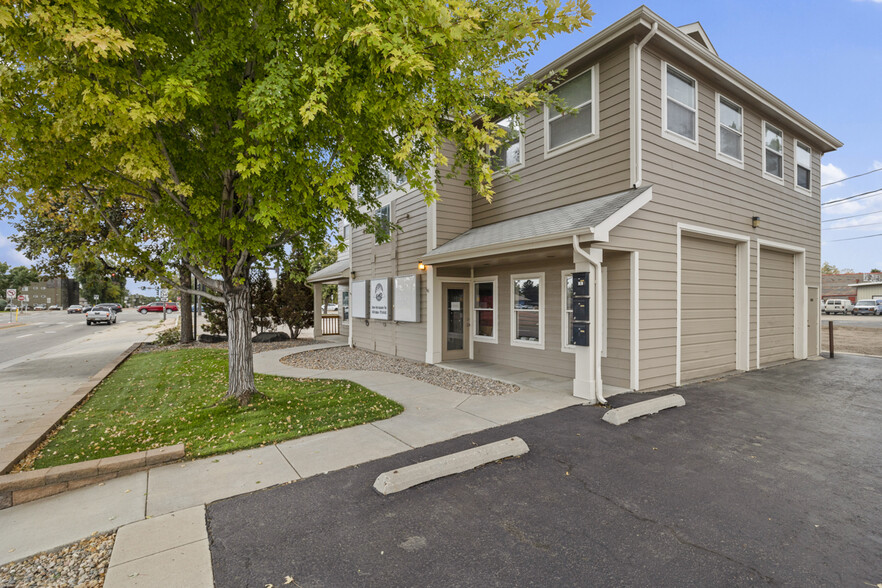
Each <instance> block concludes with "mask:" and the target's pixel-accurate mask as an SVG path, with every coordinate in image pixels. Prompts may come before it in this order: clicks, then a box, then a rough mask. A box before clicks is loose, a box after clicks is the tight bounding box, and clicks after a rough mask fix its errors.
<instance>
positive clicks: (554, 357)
mask: <svg viewBox="0 0 882 588" xmlns="http://www.w3.org/2000/svg"><path fill="white" fill-rule="evenodd" d="M573 267H574V266H573V264H572V263H565V262H563V261H561V260H559V259H550V260H549V263H548V264H545V265H542V266H541V267H540V266H537V265H536V264H518V265H514V264H513V265H505V266H497V267H491V268H484V269H482V270H478V269H476V270H475V280H476V281H478V280H479V278H481V277H482V276H497V277H498V284H499V292H498V294H497V302H496V305H497V323H498V328H499V335H498V337H497V340H498V343H483V342H478V341H475V343H474V351H475V361H486V362H490V363H498V364H502V365H509V366H515V367H518V368H522V369H524V370H535V371H539V372H545V373H549V374H556V375H559V376H564V377H568V378H572V377H574V376H575V355H574V354H572V353H566V352H563V351H561V345H562V335H561V328H562V325H561V321H562V317H561V271H563V270H564V269H573ZM539 272H545V301H544V309H545V321H544V324H545V348H544V349H533V348H526V347H517V346H512V345H511V343H510V342H511V313H512V308H511V276H512V274H530V273H539ZM470 320H471V321H472V322H474V317H471V318H470Z"/></svg>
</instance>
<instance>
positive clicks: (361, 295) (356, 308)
mask: <svg viewBox="0 0 882 588" xmlns="http://www.w3.org/2000/svg"><path fill="white" fill-rule="evenodd" d="M349 301H350V303H351V304H352V308H351V310H350V312H351V313H352V317H353V318H360V319H363V318H367V282H366V281H364V280H361V281H358V282H352V290H351V291H350V293H349Z"/></svg>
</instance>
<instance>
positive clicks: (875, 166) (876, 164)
mask: <svg viewBox="0 0 882 588" xmlns="http://www.w3.org/2000/svg"><path fill="white" fill-rule="evenodd" d="M879 2H880V3H882V0H879ZM873 169H882V161H879V160H873Z"/></svg>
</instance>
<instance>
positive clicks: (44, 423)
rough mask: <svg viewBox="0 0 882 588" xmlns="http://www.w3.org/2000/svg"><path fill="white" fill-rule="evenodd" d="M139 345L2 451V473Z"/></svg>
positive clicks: (62, 418)
mask: <svg viewBox="0 0 882 588" xmlns="http://www.w3.org/2000/svg"><path fill="white" fill-rule="evenodd" d="M140 346H141V344H140V343H134V344H132V345H130V346H129V348H128V349H126V350H125V351H123V352H122V353H120V354H119V356H117V357H116V359H114V360H113V361H111V362H110V363H108V364H107V365H105V366H104V367H103V368H101V370H100V371H99V372H98V373H97V374H95V375H94V376H92V377H91V378H89V381H88V382H86V383H85V384H83V385H82V386H80V387H79V388H77V390H76V392H74V393H73V394H71V395H70V396H68V397H67V398H65V399H64V400H62V401H61V402H60V403H59V404H58V406H56V407H55V408H54V409H53V410H52V411H51V412H49V413H48V414H45V415H43V416H42V417H41V418H40V419H38V420H37V422H35V423H34V424H33V425H32V426H31V427H30V428H29V429H28V430H27V431H25V432H24V433H22V434H21V435H19V437H18V438H17V439H16V440H15V441H13V442H12V443H10V444H9V445H7V446H6V447H4V448H2V449H0V474H5V473H7V472H9V470H11V469H12V467H13V466H14V465H15V464H16V463H18V461H19V460H20V459H22V458H23V457H24V456H26V455H27V454H28V453H30V452H31V451H32V450H33V449H34V448H35V447H37V445H39V444H40V443H41V442H42V441H43V440H44V439H45V438H46V437H47V436H48V435H49V433H50V432H52V430H53V429H54V428H55V427H56V426H57V425H58V424H59V423H60V422H61V421H62V420H64V418H65V417H66V416H67V415H69V414H70V413H71V412H72V411H73V409H75V408H76V407H78V406H79V405H80V404H82V402H83V401H84V400H85V399H86V397H88V396H89V394H90V393H91V392H92V390H94V389H95V387H96V386H98V384H100V383H101V381H102V380H104V378H106V377H107V376H109V375H110V374H111V373H112V372H113V370H115V369H116V368H118V367H119V365H120V364H121V363H122V362H124V361H125V360H127V359H128V358H129V356H130V355H131V354H132V353H134V352H135V350H136V349H138V347H140Z"/></svg>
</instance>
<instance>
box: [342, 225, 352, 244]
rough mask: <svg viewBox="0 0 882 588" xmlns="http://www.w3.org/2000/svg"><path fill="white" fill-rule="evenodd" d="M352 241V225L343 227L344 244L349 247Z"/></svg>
mask: <svg viewBox="0 0 882 588" xmlns="http://www.w3.org/2000/svg"><path fill="white" fill-rule="evenodd" d="M351 239H352V225H350V224H348V223H347V224H345V225H343V242H344V243H346V244H347V245H348V244H349V241H350V240H351Z"/></svg>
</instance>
